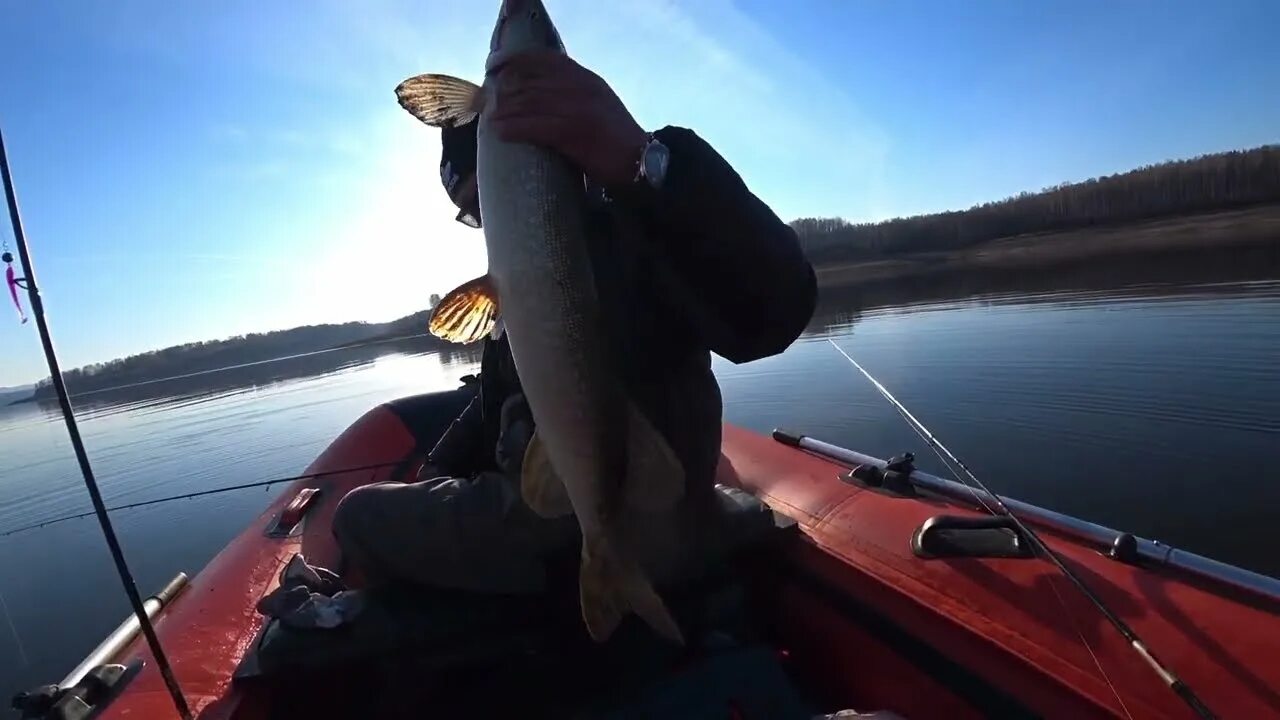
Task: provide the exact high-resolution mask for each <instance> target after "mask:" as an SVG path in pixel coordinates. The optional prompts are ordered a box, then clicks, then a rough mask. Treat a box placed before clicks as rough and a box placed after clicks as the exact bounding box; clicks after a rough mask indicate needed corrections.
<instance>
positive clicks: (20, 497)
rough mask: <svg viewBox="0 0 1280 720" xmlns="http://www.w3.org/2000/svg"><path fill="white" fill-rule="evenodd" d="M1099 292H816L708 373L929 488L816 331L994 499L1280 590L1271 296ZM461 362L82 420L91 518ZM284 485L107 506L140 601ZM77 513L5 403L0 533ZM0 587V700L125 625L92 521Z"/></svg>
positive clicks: (99, 413) (200, 478) (248, 382)
mask: <svg viewBox="0 0 1280 720" xmlns="http://www.w3.org/2000/svg"><path fill="white" fill-rule="evenodd" d="M1201 269H1203V268H1201ZM1255 274H1256V273H1255ZM1058 277H1059V280H1061V279H1062V278H1063V276H1062V274H1061V273H1060V274H1059V276H1058ZM1271 277H1280V274H1274V275H1271ZM1093 285H1096V283H1090V282H1081V283H1077V284H1076V285H1075V286H1073V285H1072V283H1070V282H1065V283H1063V282H1059V287H1058V289H1056V290H1054V291H1051V292H1044V291H1039V292H1029V291H1028V288H1027V287H1021V286H1018V283H1014V284H1013V286H1012V287H1008V286H1006V287H1005V288H1003V289H997V291H995V292H991V291H990V290H991V289H990V288H989V287H988V288H987V291H986V292H982V293H979V294H977V295H973V294H972V290H973V288H972V287H969V288H966V287H956V286H948V285H947V284H946V283H943V282H941V281H916V282H913V283H897V284H894V285H892V286H885V287H884V288H880V289H876V288H870V289H865V288H864V289H863V290H859V291H857V292H856V293H843V294H834V295H833V296H831V297H828V298H826V299H825V300H824V303H823V307H822V308H821V309H820V312H819V314H818V317H817V318H816V319H815V323H814V325H813V326H812V327H811V329H810V331H809V332H808V333H807V334H806V335H805V337H804V338H802V339H801V340H800V341H799V342H798V343H797V344H795V345H794V346H793V347H792V348H791V349H789V350H788V351H787V352H785V353H784V354H782V355H780V356H777V357H774V358H770V359H767V360H763V361H760V362H757V363H752V364H749V365H743V366H735V365H732V364H730V363H727V362H724V361H721V360H719V359H717V360H716V365H715V368H716V372H717V375H718V376H719V378H720V382H721V385H722V387H723V390H724V396H725V415H726V419H727V420H728V421H730V422H734V423H737V424H740V425H744V426H746V427H749V428H753V429H756V430H759V431H768V430H770V429H772V428H774V427H779V426H781V427H787V428H791V429H794V430H798V431H802V432H804V433H806V434H809V435H812V436H815V437H818V438H820V439H824V440H828V441H831V442H836V443H840V444H843V445H847V446H849V447H853V448H857V449H859V450H862V451H864V452H868V453H871V454H875V455H879V456H881V457H887V456H889V455H892V454H896V453H898V452H901V451H903V450H911V451H914V452H915V453H916V455H917V458H918V460H919V462H920V464H921V465H922V466H923V467H924V468H925V469H927V470H929V471H932V472H935V473H939V474H941V473H942V472H943V468H942V467H941V466H940V465H939V464H938V463H937V462H936V461H935V460H934V458H933V456H932V454H931V453H930V452H929V451H928V449H927V447H925V446H924V445H923V444H922V443H921V442H920V441H919V439H918V438H917V437H916V436H915V435H914V434H913V433H912V432H911V430H910V429H909V428H908V427H907V426H906V425H905V424H904V423H903V421H902V420H901V419H900V418H899V417H898V415H897V414H896V413H895V412H894V411H893V409H892V408H891V407H889V406H888V405H887V404H886V403H885V401H884V400H883V399H881V398H880V397H879V396H878V395H877V394H875V392H874V390H872V388H871V387H870V386H869V385H868V384H867V383H866V381H865V380H863V379H862V378H861V377H860V376H859V375H858V374H857V373H856V372H855V371H854V370H853V369H852V368H851V367H850V366H849V365H848V364H847V362H846V361H845V360H844V359H843V358H841V357H840V355H839V354H837V353H836V352H835V351H834V350H833V349H832V348H831V347H830V346H829V345H828V344H827V342H826V338H832V339H834V340H835V341H836V342H838V343H839V344H840V346H841V347H843V348H844V349H846V350H847V351H848V352H849V353H850V354H852V355H853V356H854V357H855V358H857V359H858V360H859V362H861V363H862V364H863V365H864V366H866V367H867V368H868V369H869V370H870V371H871V372H872V373H874V374H876V375H877V376H878V377H879V379H880V380H881V381H882V382H883V383H884V384H886V385H887V386H888V387H889V388H890V389H891V390H893V392H894V393H895V394H896V395H897V397H898V398H899V399H900V400H902V401H903V402H904V403H905V404H906V405H907V406H908V407H910V408H911V410H912V411H913V412H914V414H916V415H917V416H918V417H919V418H920V419H921V420H923V421H924V422H925V423H926V424H928V425H929V426H930V427H931V429H932V430H933V431H934V432H935V433H936V434H937V435H938V436H939V437H940V438H941V439H942V440H943V441H944V442H946V443H947V444H948V445H949V446H950V447H951V449H952V450H953V451H955V452H956V453H957V454H958V455H960V456H961V457H962V458H963V459H964V460H965V461H966V462H967V463H968V464H969V465H970V466H971V467H972V468H973V469H974V471H975V472H976V473H977V474H978V475H979V477H982V478H983V479H984V480H985V481H986V482H987V483H988V484H989V485H990V486H991V487H992V488H993V489H995V490H997V491H998V492H1001V493H1005V494H1009V495H1013V496H1015V497H1018V498H1020V499H1024V500H1027V501H1030V502H1034V503H1037V504H1041V505H1045V506H1048V507H1051V508H1054V509H1056V510H1060V511H1064V512H1068V513H1073V514H1077V515H1080V516H1083V517H1085V518H1088V519H1090V520H1094V521H1097V522H1101V523H1104V524H1107V525H1111V526H1113V527H1117V528H1124V529H1127V530H1130V531H1133V532H1136V533H1138V534H1141V535H1144V536H1147V537H1154V538H1159V539H1162V540H1165V541H1167V542H1170V543H1172V544H1174V545H1177V546H1184V547H1186V548H1188V549H1191V550H1194V551H1196V552H1199V553H1203V554H1206V555H1209V556H1211V557H1215V558H1218V559H1222V560H1226V561H1229V562H1233V563H1237V564H1240V565H1243V566H1246V567H1249V568H1251V569H1254V570H1257V571H1260V572H1266V573H1269V574H1273V575H1280V555H1277V554H1276V552H1275V549H1276V548H1277V547H1280V523H1277V522H1276V521H1277V517H1278V516H1280V483H1278V482H1275V481H1276V480H1277V479H1280V363H1278V362H1277V360H1278V359H1280V356H1278V354H1277V351H1278V349H1280V281H1277V280H1266V279H1262V280H1259V279H1257V278H1254V279H1251V280H1249V281H1239V280H1238V278H1237V279H1236V280H1233V281H1231V282H1215V283H1208V284H1206V283H1200V284H1189V283H1186V282H1173V283H1169V282H1161V283H1158V284H1144V285H1137V286H1119V287H1117V286H1115V285H1114V284H1111V285H1110V286H1109V287H1107V288H1105V289H1101V290H1099V289H1096V287H1094V289H1081V288H1087V287H1088V286H1093ZM1063 287H1067V288H1068V289H1062V288H1063ZM1072 287H1075V288H1076V289H1070V288H1072ZM946 296H950V299H947V297H946ZM966 296H967V297H966ZM956 298H962V299H956ZM853 308H857V309H856V310H854V309H853ZM477 361H478V358H477V357H476V356H474V355H471V354H467V353H461V354H453V355H448V356H441V355H439V354H431V353H424V352H422V351H421V350H420V349H417V348H415V347H414V344H413V342H412V341H409V342H401V343H390V344H383V345H375V346H367V347H362V348H353V349H346V350H339V351H333V352H330V353H324V354H321V355H313V356H308V357H306V358H295V359H291V360H287V361H282V362H280V363H269V364H267V365H265V366H263V367H261V368H259V369H258V370H257V371H255V373H256V377H254V378H252V379H246V376H245V375H244V373H243V372H241V373H240V374H239V375H237V376H236V377H237V379H236V380H234V381H230V380H227V379H226V378H219V377H218V375H217V374H216V373H215V374H213V375H211V376H210V377H209V380H208V382H207V383H205V385H206V387H205V388H203V389H201V390H192V389H191V388H190V386H189V383H188V384H186V385H184V386H183V388H182V389H181V391H179V390H177V389H172V390H170V389H166V388H165V387H164V386H163V384H160V385H158V386H156V387H154V388H151V390H150V396H149V397H148V396H147V395H148V393H141V396H139V394H137V393H135V394H134V396H133V397H130V398H128V399H124V398H118V397H111V396H110V395H111V394H110V393H106V394H100V395H96V396H88V397H84V398H81V399H80V400H78V405H79V409H80V411H81V416H82V429H83V432H84V434H85V441H86V443H87V445H88V448H89V451H90V453H91V457H92V460H93V462H94V464H95V467H96V469H97V473H98V476H99V480H100V482H101V484H102V488H103V491H104V493H105V495H106V498H107V501H108V504H120V503H131V502H138V501H143V500H147V499H150V498H157V497H163V496H167V495H174V494H178V493H183V492H189V491H194V490H201V489H209V488H215V487H219V486H226V485H233V484H239V483H246V482H253V481H257V480H264V479H268V478H273V477H279V476H288V475H293V474H295V473H298V472H301V471H302V470H303V469H304V468H305V466H306V465H307V464H308V463H309V462H310V461H311V460H312V459H313V458H314V457H315V456H316V454H317V453H319V452H320V451H321V450H322V449H323V448H324V447H325V445H326V444H327V443H328V442H329V441H330V440H331V439H332V438H333V437H334V436H335V435H336V434H337V433H339V432H340V431H341V430H342V429H343V428H345V427H346V426H347V425H348V424H349V423H350V422H351V421H352V420H354V419H355V418H356V417H357V416H358V415H359V414H360V413H362V412H364V411H365V410H367V409H369V408H370V407H373V406H374V405H376V404H378V403H380V402H382V401H385V400H390V399H392V398H396V397H399V396H403V395H409V394H414V393H419V392H428V391H432V390H443V389H448V388H452V387H456V386H457V380H458V378H459V377H460V376H462V375H464V374H466V373H469V372H473V371H475V370H477V365H478V363H477ZM284 487H285V486H284V485H279V486H274V487H273V488H272V489H271V490H269V491H263V490H246V491H238V492H230V493H223V494H218V495H212V496H208V497H204V498H199V499H194V500H184V501H178V502H172V503H163V504H159V505H153V506H150V507H146V508H141V509H136V510H125V511H120V512H118V513H116V514H115V515H114V520H115V523H116V527H117V530H118V531H119V533H120V535H121V538H122V541H123V543H124V546H125V549H126V552H127V554H128V557H129V560H130V562H131V564H132V567H133V569H134V573H135V575H136V577H137V580H138V582H139V584H140V586H141V587H140V589H141V590H142V591H143V592H144V593H149V592H153V591H154V590H156V589H158V588H159V587H160V586H161V585H162V584H163V583H164V582H166V581H167V580H168V579H169V578H170V577H172V576H173V575H174V574H175V573H176V572H178V571H180V570H182V571H186V572H187V573H188V574H194V573H195V572H196V571H198V570H199V569H200V568H201V567H202V566H203V565H204V564H205V563H206V562H207V561H208V560H209V559H210V558H212V557H213V555H214V554H215V553H216V552H217V551H218V550H219V549H221V548H222V547H223V546H224V545H225V544H226V543H227V541H228V540H230V539H231V538H232V537H233V536H234V535H236V534H237V533H238V532H240V530H242V529H243V528H244V526H245V525H246V524H247V523H248V522H249V521H250V520H251V519H252V518H253V517H254V516H256V515H257V514H258V513H259V512H260V511H261V509H262V507H263V505H264V504H265V503H266V502H268V500H270V499H271V498H272V497H273V495H274V493H276V492H279V491H280V490H282V489H283V488H284ZM88 509H89V502H88V499H87V497H86V495H85V492H84V488H83V484H82V481H81V479H80V477H79V475H78V473H77V471H76V467H75V463H74V461H73V459H72V458H71V454H70V450H69V447H68V444H67V441H66V432H65V430H64V428H63V427H62V425H61V423H60V420H59V418H58V416H57V415H56V411H55V410H54V409H53V408H42V407H40V406H35V405H23V406H17V407H11V408H3V409H0V533H3V532H5V531H8V530H11V529H13V528H18V527H21V526H26V525H29V524H32V523H35V522H39V521H42V520H49V519H54V518H57V517H60V516H64V515H67V514H71V513H77V512H83V511H85V510H88ZM0 594H2V597H3V607H0V614H7V616H8V617H7V618H4V617H0V694H2V695H4V696H5V697H6V698H7V696H8V694H10V693H11V692H13V691H17V690H19V689H24V688H26V687H27V686H30V685H35V684H40V683H47V682H56V681H57V680H58V679H59V678H60V677H61V676H62V675H63V674H65V672H66V671H67V670H68V669H70V667H71V666H72V665H74V664H75V663H76V662H77V661H78V660H79V659H80V657H82V655H83V654H84V653H85V652H87V651H88V650H89V649H90V648H92V647H93V646H94V645H95V644H97V642H98V641H99V639H100V638H101V637H102V636H103V634H104V633H106V632H107V631H108V630H109V629H110V628H111V627H113V626H114V625H115V624H116V623H117V622H118V621H119V620H120V619H122V618H123V617H124V615H125V614H126V613H127V604H126V601H125V599H124V597H123V594H122V592H121V590H120V587H119V584H118V581H117V579H116V576H115V574H114V570H113V569H112V566H111V563H110V560H109V558H108V555H107V552H106V549H105V546H104V544H103V541H102V539H101V536H100V534H99V530H98V526H97V524H96V521H94V520H92V519H87V520H73V521H69V522H63V523H58V524H54V525H51V526H48V527H45V528H41V529H37V530H31V531H26V532H21V533H16V534H11V535H8V536H0ZM6 608H7V613H5V609H6ZM10 622H11V623H12V629H11V628H10Z"/></svg>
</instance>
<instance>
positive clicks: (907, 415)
mask: <svg viewBox="0 0 1280 720" xmlns="http://www.w3.org/2000/svg"><path fill="white" fill-rule="evenodd" d="M827 342H829V343H831V347H833V348H835V349H836V352H838V353H840V354H841V355H843V356H844V358H845V359H846V360H848V361H849V362H850V363H852V364H853V366H854V367H855V368H857V370H858V372H860V373H862V375H863V376H864V377H866V378H867V380H868V381H870V383H871V384H872V386H874V387H875V389H876V391H877V392H879V393H880V395H881V396H882V397H884V399H885V400H888V401H889V403H890V404H891V405H893V406H894V408H896V409H897V410H898V412H899V413H900V414H901V415H902V417H903V418H904V419H905V420H906V421H907V422H908V424H910V425H911V426H912V428H913V429H914V430H916V432H917V433H918V434H919V435H920V437H921V438H923V439H924V440H925V442H926V443H928V444H929V445H930V446H931V447H933V448H934V450H935V452H938V451H940V452H942V453H944V454H945V455H946V456H947V457H948V458H950V459H951V462H953V463H955V465H956V466H957V467H959V468H960V469H961V470H962V471H963V472H964V475H963V476H962V475H961V474H960V473H958V472H956V471H955V469H954V468H952V467H951V465H950V463H946V462H944V463H943V464H944V465H947V469H948V470H950V471H951V473H952V474H953V475H955V476H956V479H957V480H959V481H960V482H962V483H965V484H966V485H967V484H968V483H967V482H966V481H965V477H967V478H968V479H969V480H971V481H973V484H974V485H976V486H978V488H979V489H981V490H982V491H983V492H984V493H986V494H987V495H988V496H989V497H990V498H991V499H992V501H993V504H994V505H995V507H996V508H997V509H998V510H999V511H1000V514H1002V515H1005V516H1006V517H1008V518H1009V520H1010V521H1012V522H1013V524H1014V525H1015V526H1016V527H1017V528H1018V531H1019V532H1021V533H1022V534H1023V535H1024V536H1026V537H1027V538H1029V539H1030V540H1031V541H1032V543H1033V544H1034V545H1035V546H1036V547H1037V549H1038V550H1039V551H1040V554H1041V555H1042V556H1044V558H1045V559H1047V560H1048V561H1049V562H1051V563H1053V564H1054V565H1055V566H1056V567H1057V568H1058V570H1060V571H1061V572H1062V574H1063V575H1065V576H1066V578H1067V579H1068V580H1070V581H1071V584H1073V585H1075V586H1076V589H1077V590H1079V591H1080V593H1081V594H1083V595H1084V596H1085V598H1086V599H1088V600H1089V602H1090V603H1092V604H1093V606H1094V607H1095V608H1097V609H1098V612H1100V613H1102V616H1103V617H1104V618H1106V619H1107V621H1108V622H1109V623H1110V624H1111V626H1112V627H1114V628H1115V629H1116V630H1117V631H1118V632H1119V633H1120V634H1121V635H1122V636H1124V639H1125V640H1127V641H1128V643H1129V646H1130V647H1132V648H1133V649H1134V651H1135V652H1137V653H1138V656H1139V657H1141V658H1142V659H1143V661H1144V662H1146V664H1147V666H1148V667H1150V668H1151V670H1152V671H1154V672H1155V673H1156V675H1159V676H1160V680H1161V681H1162V682H1164V684H1165V685H1166V686H1167V687H1168V688H1169V689H1170V690H1172V691H1173V692H1174V693H1175V694H1177V696H1178V697H1179V698H1181V699H1182V701H1183V702H1185V703H1186V704H1187V706H1188V707H1190V708H1191V709H1192V711H1194V712H1195V713H1196V715H1198V716H1199V717H1202V718H1217V715H1214V714H1213V711H1211V710H1210V709H1209V707H1208V706H1207V705H1205V704H1204V701H1202V700H1201V699H1200V697H1199V696H1198V695H1196V693H1195V692H1194V691H1193V690H1192V689H1191V687H1190V686H1188V685H1187V684H1186V683H1185V682H1183V681H1182V679H1181V678H1179V677H1178V676H1177V675H1174V674H1173V672H1172V671H1170V670H1169V669H1168V668H1166V667H1165V666H1164V664H1163V663H1161V662H1160V661H1159V660H1157V659H1156V657H1155V654H1154V653H1152V652H1151V649H1150V648H1148V647H1147V644H1146V643H1144V642H1143V641H1142V639H1141V638H1139V637H1138V634H1137V633H1135V632H1134V631H1133V629H1132V628H1130V627H1129V625H1128V624H1127V623H1125V621H1124V620H1121V619H1120V617H1119V616H1117V615H1116V614H1115V613H1113V612H1111V609H1110V608H1108V607H1107V606H1106V603H1104V602H1102V599H1101V598H1099V597H1098V596H1097V595H1096V594H1094V592H1093V590H1091V589H1090V588H1089V586H1088V585H1086V584H1085V582H1084V581H1083V580H1081V579H1080V577H1079V576H1078V575H1076V574H1075V572H1073V571H1072V570H1071V568H1069V567H1067V564H1066V563H1065V562H1063V561H1062V558H1060V557H1058V554H1057V553H1055V552H1054V551H1053V550H1050V549H1049V546H1048V545H1047V544H1045V542H1044V541H1043V540H1041V539H1040V536H1039V535H1037V534H1036V533H1035V532H1033V531H1032V530H1031V528H1029V527H1027V526H1026V525H1025V524H1024V523H1023V522H1022V520H1021V519H1020V518H1019V517H1018V516H1017V515H1014V514H1013V511H1012V510H1010V509H1009V507H1008V506H1007V505H1005V504H1004V501H1003V500H1001V499H1000V496H999V495H996V494H995V493H993V492H991V490H989V489H988V488H987V486H986V484H985V483H983V482H982V481H981V480H979V479H978V476H977V475H974V474H973V471H971V470H970V469H969V467H968V466H967V465H965V464H964V462H963V461H962V460H960V458H958V457H956V456H955V454H954V453H952V452H951V451H950V450H948V449H947V446H946V445H943V444H942V442H941V441H940V440H938V438H936V437H934V435H933V433H931V432H929V428H927V427H925V425H924V423H922V422H920V421H919V420H917V419H916V417H915V416H914V415H912V414H911V411H910V410H907V407H906V406H905V405H903V404H902V403H900V402H898V399H897V398H895V397H894V396H893V393H890V392H889V389H888V388H886V387H885V386H884V385H881V384H880V381H879V380H876V379H875V377H873V376H872V375H871V373H869V372H867V371H866V369H865V368H863V367H862V366H861V365H859V364H858V361H857V360H854V359H853V358H852V357H850V355H849V353H847V352H845V351H844V349H843V348H841V347H840V346H839V345H837V344H836V342H835V341H834V340H832V339H831V338H827ZM975 497H976V494H975ZM983 506H984V507H986V503H983ZM988 511H989V512H990V508H988ZM993 514H994V513H993ZM1055 592H1056V591H1055ZM1063 606H1064V607H1065V603H1064V605H1063ZM1081 640H1084V637H1083V636H1081ZM1085 649H1087V650H1088V651H1089V653H1090V654H1091V655H1092V654H1093V649H1092V648H1090V647H1089V645H1088V643H1087V642H1086V643H1085ZM1094 661H1095V662H1097V657H1096V656H1095V657H1094ZM1098 670H1099V671H1100V672H1102V666H1101V664H1099V665H1098ZM1102 674H1103V679H1105V680H1106V681H1107V684H1108V685H1111V679H1110V678H1108V677H1106V673H1105V672H1103V673H1102ZM1112 691H1113V692H1114V691H1115V687H1114V686H1112ZM1116 699H1117V700H1120V696H1119V693H1117V694H1116ZM1120 705H1121V707H1124V701H1123V700H1120ZM1124 709H1125V712H1126V714H1127V713H1128V708H1127V707H1125V708H1124Z"/></svg>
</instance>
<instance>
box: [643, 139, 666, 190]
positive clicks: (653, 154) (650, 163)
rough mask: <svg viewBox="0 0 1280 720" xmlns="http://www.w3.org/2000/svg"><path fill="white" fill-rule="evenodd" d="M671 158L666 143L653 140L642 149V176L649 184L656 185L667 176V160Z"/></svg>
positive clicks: (660, 183)
mask: <svg viewBox="0 0 1280 720" xmlns="http://www.w3.org/2000/svg"><path fill="white" fill-rule="evenodd" d="M670 159H671V151H670V150H668V149H667V146H666V145H663V144H662V143H660V142H658V141H657V140H654V141H653V142H651V143H649V146H648V147H646V148H645V151H644V176H645V178H646V179H647V180H648V181H649V184H650V185H652V186H654V187H658V186H660V185H662V181H663V180H664V179H665V178H666V177H667V162H668V161H669V160H670Z"/></svg>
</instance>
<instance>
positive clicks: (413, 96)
mask: <svg viewBox="0 0 1280 720" xmlns="http://www.w3.org/2000/svg"><path fill="white" fill-rule="evenodd" d="M396 99H397V100H399V101H400V107H402V108H404V109H405V110H407V111H408V112H409V114H411V115H413V116H414V117H416V118H418V119H419V120H421V121H422V122H424V123H426V124H428V125H430V126H432V127H455V126H458V125H466V124H467V123H469V122H471V121H472V120H474V119H475V118H476V115H478V114H479V113H480V111H481V110H483V109H484V93H482V92H481V91H480V86H479V85H476V84H475V83H473V82H471V81H469V80H463V79H462V78H456V77H453V76H452V75H439V74H436V73H427V74H425V75H415V76H414V77H411V78H409V79H408V80H405V81H404V82H402V83H400V84H399V85H397V86H396Z"/></svg>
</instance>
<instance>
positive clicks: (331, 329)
mask: <svg viewBox="0 0 1280 720" xmlns="http://www.w3.org/2000/svg"><path fill="white" fill-rule="evenodd" d="M433 297H434V296H433ZM430 314H431V311H430V310H424V311H422V312H417V313H414V314H412V315H408V316H406V317H403V318H400V319H398V320H393V321H391V322H387V323H365V322H349V323H342V324H332V325H307V326H304V327H296V328H291V329H288V330H275V331H272V332H266V333H249V334H247V335H236V336H234V337H229V338H224V339H222V340H204V341H200V342H191V343H186V344H184V345H174V346H172V347H167V348H163V349H160V350H150V351H148V352H144V353H138V354H137V355H130V356H128V357H124V358H118V359H116V360H111V361H108V362H100V363H93V364H90V365H85V366H84V367H80V368H76V369H74V370H67V371H65V372H64V373H63V374H62V377H63V379H64V380H65V381H66V383H67V390H68V392H70V393H71V394H73V395H74V394H76V393H83V392H91V391H95V390H104V389H107V388H113V387H120V386H122V385H130V384H133V383H140V382H147V381H150V380H157V379H160V378H166V377H174V376H178V375H187V374H191V373H200V372H206V371H210V370H221V369H224V368H229V367H234V366H236V365H245V364H248V363H255V362H262V361H265V360H275V359H278V358H283V357H289V356H291V355H301V354H303V353H310V352H315V351H318V350H327V349H330V348H334V347H340V346H344V345H354V344H359V343H362V342H368V341H371V340H377V339H381V338H388V337H400V336H408V335H418V334H421V333H425V332H426V328H427V320H428V318H429V317H430ZM432 340H434V338H432ZM438 342H440V344H441V345H444V341H438ZM53 394H54V392H53V385H52V382H51V381H50V380H49V379H48V378H45V379H44V380H41V381H40V382H38V383H36V388H35V394H34V397H36V398H44V397H52V396H53Z"/></svg>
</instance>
